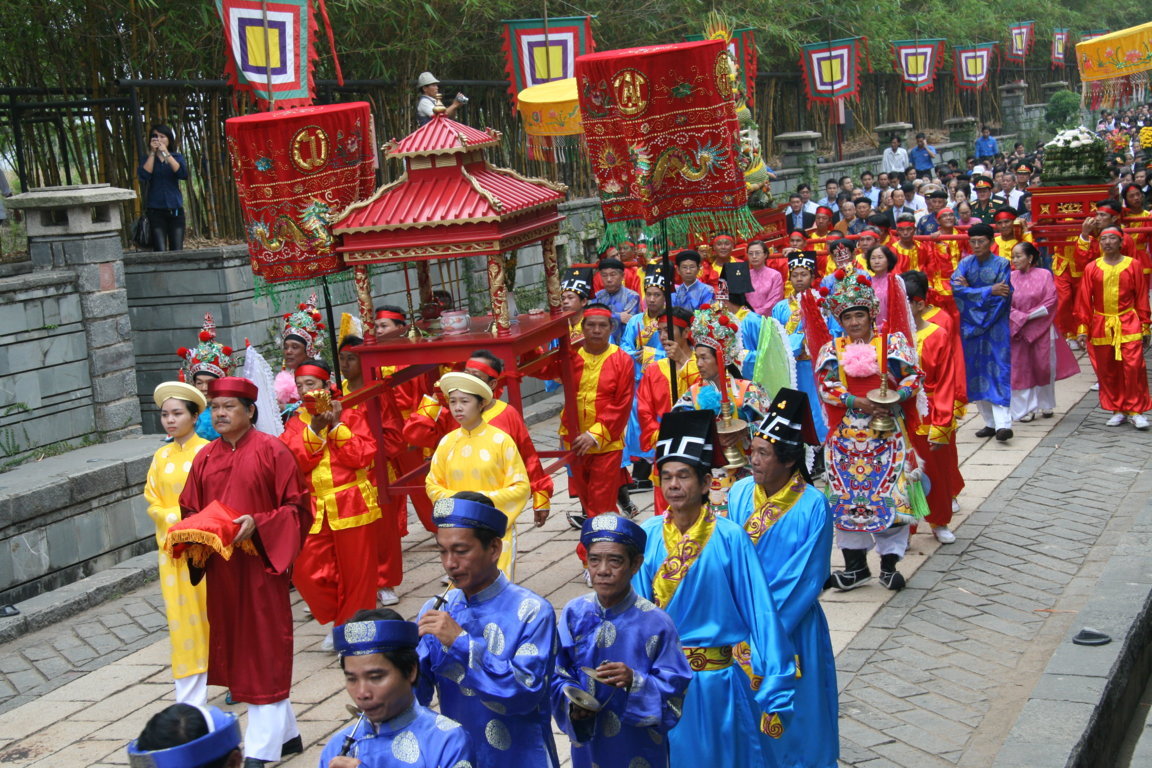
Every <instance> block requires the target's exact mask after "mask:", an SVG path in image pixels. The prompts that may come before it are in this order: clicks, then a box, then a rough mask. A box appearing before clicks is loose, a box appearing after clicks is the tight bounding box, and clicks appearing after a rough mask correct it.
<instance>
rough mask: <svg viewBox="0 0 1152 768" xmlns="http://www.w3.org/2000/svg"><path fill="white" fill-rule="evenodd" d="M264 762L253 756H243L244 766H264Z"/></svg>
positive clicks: (253, 767)
mask: <svg viewBox="0 0 1152 768" xmlns="http://www.w3.org/2000/svg"><path fill="white" fill-rule="evenodd" d="M265 762H266V761H264V760H260V759H258V758H255V757H246V758H244V768H264V765H265Z"/></svg>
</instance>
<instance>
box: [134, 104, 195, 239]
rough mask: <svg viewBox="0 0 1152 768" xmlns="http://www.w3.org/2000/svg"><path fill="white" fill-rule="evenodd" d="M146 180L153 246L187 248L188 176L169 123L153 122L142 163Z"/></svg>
mask: <svg viewBox="0 0 1152 768" xmlns="http://www.w3.org/2000/svg"><path fill="white" fill-rule="evenodd" d="M138 175H139V177H140V181H141V182H143V183H145V184H147V185H148V186H147V192H146V195H147V198H146V199H145V200H144V210H145V212H146V213H147V215H148V223H149V224H150V225H151V228H152V250H154V251H182V250H184V227H185V223H184V196H183V195H181V194H180V180H182V179H187V178H188V166H187V165H185V163H184V156H183V155H181V154H180V153H179V152H177V151H176V134H175V133H173V131H172V129H171V128H169V127H168V126H167V125H154V126H152V132H151V136H150V137H149V141H148V155H147V156H146V157H145V158H144V162H143V163H141V164H140V170H139V172H138Z"/></svg>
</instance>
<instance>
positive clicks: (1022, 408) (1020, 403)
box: [1012, 384, 1056, 421]
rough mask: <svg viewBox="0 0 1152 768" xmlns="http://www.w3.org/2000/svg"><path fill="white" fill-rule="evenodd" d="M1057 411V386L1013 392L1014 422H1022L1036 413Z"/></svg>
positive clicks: (1048, 385) (1046, 385)
mask: <svg viewBox="0 0 1152 768" xmlns="http://www.w3.org/2000/svg"><path fill="white" fill-rule="evenodd" d="M1054 410H1056V385H1055V384H1044V385H1043V386H1039V387H1029V388H1028V389H1014V390H1012V421H1020V419H1022V418H1024V417H1025V416H1027V415H1028V414H1030V413H1032V412H1034V411H1054Z"/></svg>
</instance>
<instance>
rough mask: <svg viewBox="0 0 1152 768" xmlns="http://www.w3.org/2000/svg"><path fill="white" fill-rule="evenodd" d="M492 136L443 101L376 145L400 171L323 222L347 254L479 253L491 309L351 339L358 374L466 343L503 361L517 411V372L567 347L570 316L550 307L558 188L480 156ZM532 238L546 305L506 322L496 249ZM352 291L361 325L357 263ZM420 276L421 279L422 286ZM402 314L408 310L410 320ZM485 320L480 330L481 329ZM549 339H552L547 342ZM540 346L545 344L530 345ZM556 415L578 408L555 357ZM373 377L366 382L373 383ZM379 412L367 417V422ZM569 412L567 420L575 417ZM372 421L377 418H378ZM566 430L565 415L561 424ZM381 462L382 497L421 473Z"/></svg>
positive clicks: (430, 362)
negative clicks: (445, 330)
mask: <svg viewBox="0 0 1152 768" xmlns="http://www.w3.org/2000/svg"><path fill="white" fill-rule="evenodd" d="M499 140H500V134H499V133H498V132H496V131H493V130H491V129H489V130H487V131H479V130H477V129H475V128H471V127H469V126H467V125H463V124H461V123H457V122H455V121H453V120H450V119H448V118H447V117H445V116H444V114H443V108H442V107H437V113H436V114H435V115H434V116H433V117H432V119H431V120H430V121H429V122H428V123H427V124H425V125H424V126H422V127H420V128H418V129H416V130H415V131H414V132H413V133H411V134H409V135H408V136H407V137H406V138H404V139H403V140H402V141H399V142H397V141H391V142H389V143H388V144H386V145H385V147H384V149H385V151H386V152H387V154H388V155H389V156H392V157H397V158H401V159H402V160H403V162H404V174H403V175H402V176H401V177H400V178H399V179H397V180H396V181H394V182H392V183H390V184H386V185H385V186H383V187H381V188H380V189H378V190H377V191H376V193H375V194H374V195H372V197H370V198H368V199H367V200H364V201H361V202H358V203H354V204H353V205H350V206H349V207H348V208H347V209H345V211H344V213H343V214H342V215H341V216H340V217H339V218H338V219H337V220H336V221H334V222H333V223H332V232H333V234H336V235H339V236H340V237H341V239H342V245H341V246H340V247H339V248H338V249H337V250H338V251H339V252H340V253H341V254H342V255H343V257H344V260H345V262H346V263H347V264H349V265H352V266H361V265H365V264H405V265H406V264H409V263H416V264H420V263H421V262H427V261H429V260H435V259H447V260H450V259H458V258H462V257H467V256H485V257H487V262H488V283H489V285H488V289H489V295H490V297H491V306H492V313H491V315H490V316H485V317H474V318H472V319H471V325H470V327H469V330H468V331H467V332H466V333H457V334H452V335H447V334H445V335H440V336H426V337H422V336H421V335H420V334H418V333H412V334H410V335H409V336H405V337H402V338H391V339H387V340H384V341H379V342H377V343H370V344H365V345H362V346H358V347H355V348H354V351H355V352H356V354H358V355H359V356H360V358H361V364H362V367H363V370H364V371H365V372H371V373H368V374H367V375H368V376H370V377H375V376H376V375H377V374H376V373H375V372H378V371H379V370H380V369H381V367H382V366H396V367H398V368H400V370H399V371H398V372H397V373H395V374H393V375H392V376H391V377H389V379H387V380H386V381H385V382H383V385H384V386H386V387H391V386H395V385H397V384H400V383H403V382H405V381H408V380H410V379H413V378H415V377H417V376H420V375H422V374H424V373H428V372H431V371H435V370H437V369H438V368H439V366H441V365H459V364H461V363H463V362H464V361H465V360H467V358H468V356H469V354H470V353H471V352H473V351H475V350H477V349H488V350H490V351H491V352H493V353H494V354H495V355H497V356H498V357H500V358H501V359H502V360H503V361H504V369H505V374H504V375H503V376H502V377H501V383H502V384H503V385H504V387H505V389H506V391H507V392H508V401H509V403H510V404H511V406H512V407H514V408H516V409H521V408H522V404H523V401H522V400H521V394H520V380H521V378H522V377H523V376H525V375H531V374H532V373H533V372H534V371H536V370H539V369H540V368H541V367H542V366H543V365H544V364H545V363H546V362H547V361H548V360H550V359H551V358H552V356H554V355H562V356H565V357H567V356H568V355H570V354H571V340H570V336H569V314H566V313H562V311H561V309H560V277H559V271H558V268H557V263H556V247H555V237H556V235H557V234H558V232H559V224H560V221H561V220H562V219H563V218H564V217H563V216H562V215H561V214H560V212H559V210H558V207H557V206H558V204H559V203H560V202H561V201H562V200H563V199H564V196H565V193H566V191H567V187H565V186H564V185H562V184H554V183H552V182H550V181H546V180H543V179H530V178H526V177H524V176H521V175H520V174H518V173H516V172H515V171H512V170H508V169H505V168H497V167H494V166H492V165H490V164H489V163H488V162H487V160H486V159H485V155H484V152H485V149H487V148H488V147H492V146H496V145H497V144H498V143H499ZM535 242H540V243H541V247H542V250H543V261H544V275H545V287H546V290H547V296H548V309H549V311H548V313H546V314H527V315H523V316H521V317H519V318H518V322H517V323H516V324H513V323H512V322H511V318H510V316H509V309H508V303H507V301H506V293H507V288H506V285H505V275H504V264H505V254H506V253H508V252H512V251H515V250H516V249H517V248H521V247H523V246H526V245H529V244H532V243H535ZM357 271H358V273H361V274H358V275H357V292H358V293H359V294H360V304H361V314H362V315H364V316H365V321H366V327H370V324H371V314H370V313H371V295H370V294H369V287H368V285H367V279H366V275H363V279H361V275H362V274H363V270H357ZM424 282H426V281H423V280H422V281H421V283H422V286H421V287H422V288H423V287H426V286H424V285H423V283H424ZM413 322H415V320H414V319H413ZM490 327H491V329H492V330H491V332H490V331H489V328H490ZM553 342H556V343H555V344H553ZM541 350H550V351H547V352H544V353H543V354H541ZM561 382H562V385H563V391H564V398H565V403H566V405H567V413H568V414H575V413H576V411H577V407H576V401H575V386H574V384H575V382H574V380H573V377H572V371H571V368H570V366H562V368H561ZM379 386H380V385H379V384H377V385H372V384H369V386H368V387H367V388H366V389H371V390H376V389H378V387H379ZM378 418H379V416H378V414H373V415H372V416H371V417H370V421H373V422H375V423H374V427H375V426H376V425H377V424H378ZM569 418H572V419H574V416H570V417H569ZM377 429H378V427H377ZM569 433H570V434H575V424H570V425H569ZM540 456H541V458H553V459H559V460H558V461H556V462H554V463H553V464H552V465H551V466H549V467H546V471H548V472H553V471H556V469H558V468H559V467H561V466H563V465H565V464H567V463H569V462H572V461H579V458H578V457H575V456H573V455H572V454H571V453H570V452H568V451H541V452H540ZM385 464H386V462H385V461H384V460H383V457H381V460H379V461H378V462H377V470H378V472H377V481H378V485H379V488H380V492H381V494H382V495H386V496H395V495H397V494H398V493H402V492H404V491H405V489H406V488H409V487H411V485H410V484H412V483H421V482H422V480H421V478H422V477H423V472H424V470H425V469H426V466H425V467H421V468H420V469H419V470H418V471H413V472H410V473H408V474H407V475H405V476H404V477H402V478H400V479H398V480H397V481H395V482H394V483H393V484H392V487H391V488H389V487H388V481H387V477H386V473H384V472H383V471H382V470H381V467H383V466H384V465H385Z"/></svg>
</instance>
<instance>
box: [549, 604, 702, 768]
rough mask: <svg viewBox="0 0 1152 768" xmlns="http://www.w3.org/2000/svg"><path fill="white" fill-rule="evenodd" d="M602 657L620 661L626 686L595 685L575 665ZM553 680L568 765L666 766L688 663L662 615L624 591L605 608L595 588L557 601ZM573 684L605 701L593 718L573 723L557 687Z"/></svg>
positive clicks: (596, 662) (590, 663) (586, 664)
mask: <svg viewBox="0 0 1152 768" xmlns="http://www.w3.org/2000/svg"><path fill="white" fill-rule="evenodd" d="M605 661H619V662H623V663H624V664H627V665H628V666H629V667H630V668H631V669H632V673H633V677H634V679H633V682H632V686H631V688H629V689H627V690H625V689H623V688H616V687H615V686H606V685H601V684H599V683H596V682H595V681H594V680H591V679H589V678H588V676H587V675H585V674H584V673H583V672H581V671H580V668H581V667H592V668H593V669H595V668H596V667H598V666H600V664H602V663H603V662H605ZM556 673H557V674H556V677H555V678H553V680H552V710H553V714H554V716H555V718H556V723H557V725H559V726H560V728H561V730H563V731H564V732H565V733H567V734H568V737H569V738H570V739H571V740H572V765H573V766H574V768H591V766H594V765H595V766H600V768H608V766H614V765H620V766H629V765H641V763H639V762H633V761H635V760H637V759H643V760H645V761H647V762H646V764H647V765H648V766H650V768H663V767H664V766H667V765H668V741H667V739H666V738H665V736H666V734H667V733H668V731H669V730H670V729H672V728H673V727H674V726H675V725H676V723H677V722H679V720H680V712H681V711H682V710H683V707H684V692H685V690H686V689H687V688H688V683H689V681H690V680H691V679H692V669H691V667H689V666H688V661H687V659H685V658H684V653H683V651H681V650H680V635H679V634H677V632H676V625H675V624H673V623H672V619H670V618H668V614H666V613H664V611H662V610H660V609H659V608H657V607H656V606H655V605H654V604H652V603H651V602H650V601H648V600H645V599H644V598H642V597H640V596H639V595H637V594H636V592H635V591H633V592H631V594H629V595H628V597H626V598H625V599H624V601H623V602H622V603H620V604H619V605H616V606H613V607H612V608H604V607H602V606H601V605H600V601H599V600H597V599H596V595H595V594H589V595H584V596H582V597H577V598H576V599H575V600H572V601H571V602H570V603H568V605H566V606H564V612H563V614H561V616H560V652H559V653H558V654H557V655H556ZM569 685H575V686H577V687H579V688H583V689H584V690H586V691H588V692H590V693H591V694H592V695H593V696H595V697H596V698H597V699H599V700H600V702H601V703H602V704H605V702H607V703H606V704H605V706H604V708H603V709H601V710H600V711H599V712H598V713H597V714H596V717H595V718H594V719H589V720H577V721H573V720H571V719H570V718H569V701H568V698H567V697H566V696H565V695H564V687H565V686H569Z"/></svg>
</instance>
